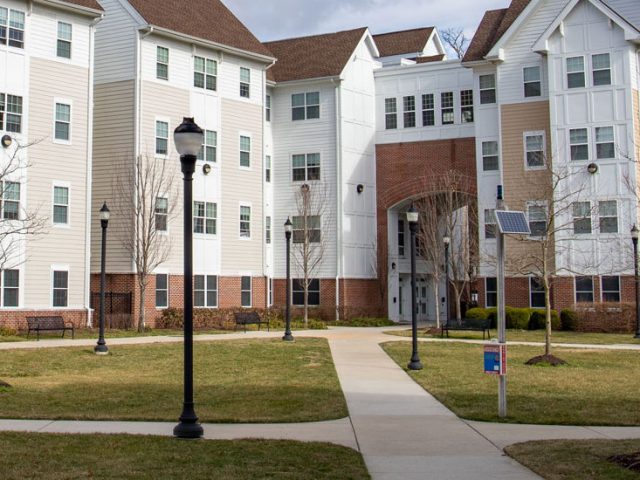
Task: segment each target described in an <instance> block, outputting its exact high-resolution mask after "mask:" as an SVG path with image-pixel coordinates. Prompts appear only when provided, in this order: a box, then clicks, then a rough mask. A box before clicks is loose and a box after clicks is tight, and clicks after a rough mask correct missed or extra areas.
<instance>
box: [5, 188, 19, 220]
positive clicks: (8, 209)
mask: <svg viewBox="0 0 640 480" xmlns="http://www.w3.org/2000/svg"><path fill="white" fill-rule="evenodd" d="M2 187H3V188H2V218H4V219H5V220H18V219H19V218H20V184H19V183H18V182H3V183H2Z"/></svg>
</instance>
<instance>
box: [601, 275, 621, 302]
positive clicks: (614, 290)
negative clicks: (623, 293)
mask: <svg viewBox="0 0 640 480" xmlns="http://www.w3.org/2000/svg"><path fill="white" fill-rule="evenodd" d="M600 286H601V290H602V301H603V302H619V301H620V277H617V276H605V277H600Z"/></svg>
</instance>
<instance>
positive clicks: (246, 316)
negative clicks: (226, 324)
mask: <svg viewBox="0 0 640 480" xmlns="http://www.w3.org/2000/svg"><path fill="white" fill-rule="evenodd" d="M233 316H234V317H235V320H236V325H235V327H234V330H236V329H237V328H238V325H242V326H244V331H245V332H246V331H247V325H258V330H260V328H261V326H262V324H263V323H266V324H267V332H268V331H269V320H263V319H262V318H260V315H259V314H258V312H236V313H234V314H233Z"/></svg>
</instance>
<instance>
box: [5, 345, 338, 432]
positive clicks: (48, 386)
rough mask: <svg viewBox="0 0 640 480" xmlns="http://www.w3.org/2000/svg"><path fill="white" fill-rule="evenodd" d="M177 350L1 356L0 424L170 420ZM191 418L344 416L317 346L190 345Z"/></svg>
mask: <svg viewBox="0 0 640 480" xmlns="http://www.w3.org/2000/svg"><path fill="white" fill-rule="evenodd" d="M182 349H183V346H182V344H181V343H176V344H153V345H135V346H112V347H111V348H110V352H111V353H110V355H108V356H105V357H102V356H97V355H95V354H94V353H93V347H85V348H77V347H75V348H53V349H42V350H7V351H3V352H1V353H0V379H1V380H4V381H5V382H7V383H9V384H10V385H12V388H5V389H0V417H2V418H34V419H36V418H38V419H75V420H85V419H93V420H116V419H120V420H169V421H171V420H175V419H177V418H178V416H179V415H180V411H181V409H182V388H183V383H182V375H183V366H182V365H183V364H182V358H183V350H182ZM194 378H195V393H194V395H195V402H196V412H197V414H198V416H199V417H200V420H201V421H202V422H305V421H316V420H326V419H335V418H342V417H345V416H347V407H346V403H345V400H344V396H343V394H342V390H341V389H340V384H339V382H338V377H337V374H336V371H335V368H334V366H333V361H332V359H331V353H330V351H329V345H328V343H327V341H326V340H324V339H313V338H309V339H307V338H304V339H296V341H295V342H283V341H282V340H280V339H260V340H233V341H221V342H197V343H195V345H194Z"/></svg>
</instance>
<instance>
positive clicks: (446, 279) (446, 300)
mask: <svg viewBox="0 0 640 480" xmlns="http://www.w3.org/2000/svg"><path fill="white" fill-rule="evenodd" d="M442 243H444V304H445V305H444V319H445V321H446V322H447V323H449V244H450V243H451V238H450V237H449V235H445V236H444V237H443V238H442Z"/></svg>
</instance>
